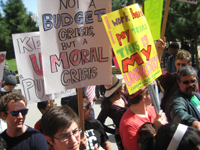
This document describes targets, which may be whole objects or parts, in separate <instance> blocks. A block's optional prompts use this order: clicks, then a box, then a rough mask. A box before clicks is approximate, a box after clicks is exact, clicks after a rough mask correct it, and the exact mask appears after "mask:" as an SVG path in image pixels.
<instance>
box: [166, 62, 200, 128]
mask: <svg viewBox="0 0 200 150" xmlns="http://www.w3.org/2000/svg"><path fill="white" fill-rule="evenodd" d="M178 84H179V87H180V89H179V90H177V91H176V92H175V93H174V94H173V95H172V97H171V98H170V100H169V102H168V106H167V118H168V121H169V122H171V121H173V122H178V123H182V124H185V125H188V126H192V127H194V128H197V129H198V130H200V94H199V93H197V89H198V77H197V72H196V70H195V69H194V68H192V67H190V66H185V67H182V68H180V69H179V71H178Z"/></svg>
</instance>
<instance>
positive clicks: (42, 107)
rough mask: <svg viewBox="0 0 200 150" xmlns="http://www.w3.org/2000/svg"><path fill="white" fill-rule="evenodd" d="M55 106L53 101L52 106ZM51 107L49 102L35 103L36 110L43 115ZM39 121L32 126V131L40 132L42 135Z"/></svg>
mask: <svg viewBox="0 0 200 150" xmlns="http://www.w3.org/2000/svg"><path fill="white" fill-rule="evenodd" d="M54 105H55V103H54V101H53V106H54ZM50 107H51V105H50V100H48V101H42V102H38V103H37V108H38V109H39V111H40V112H41V113H42V114H44V113H45V111H46V110H48V109H49V108H50ZM40 121H41V119H40V120H38V121H37V122H36V124H35V126H34V129H36V130H38V131H40V132H41V133H43V130H42V128H41V125H40Z"/></svg>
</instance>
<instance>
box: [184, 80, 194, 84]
mask: <svg viewBox="0 0 200 150" xmlns="http://www.w3.org/2000/svg"><path fill="white" fill-rule="evenodd" d="M181 82H182V83H183V84H185V85H187V84H189V83H191V84H195V83H197V80H190V81H188V80H186V81H181Z"/></svg>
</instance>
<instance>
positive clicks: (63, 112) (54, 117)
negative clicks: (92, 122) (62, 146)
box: [40, 105, 80, 141]
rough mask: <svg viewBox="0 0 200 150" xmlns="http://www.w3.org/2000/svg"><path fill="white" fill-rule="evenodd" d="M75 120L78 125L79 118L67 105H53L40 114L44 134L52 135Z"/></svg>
mask: <svg viewBox="0 0 200 150" xmlns="http://www.w3.org/2000/svg"><path fill="white" fill-rule="evenodd" d="M73 122H76V123H77V125H78V127H80V120H79V118H78V116H77V115H76V113H75V112H74V111H73V110H72V109H71V108H70V107H69V106H67V105H64V106H53V107H51V108H50V109H48V110H47V111H46V112H45V113H44V114H43V116H42V119H41V122H40V123H41V127H42V129H43V132H44V134H45V135H47V136H49V137H52V140H53V141H54V139H53V137H54V135H55V134H56V133H57V132H58V131H62V130H64V129H65V128H67V127H69V126H70V125H71V124H72V123H73Z"/></svg>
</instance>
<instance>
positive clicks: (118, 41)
mask: <svg viewBox="0 0 200 150" xmlns="http://www.w3.org/2000/svg"><path fill="white" fill-rule="evenodd" d="M102 19H103V23H104V26H105V28H106V31H107V34H108V37H109V39H110V42H111V44H112V46H113V51H114V53H115V56H116V57H117V61H118V64H119V66H120V69H121V72H122V74H123V77H124V80H125V82H126V85H127V87H128V91H129V94H133V93H134V92H136V91H137V90H139V89H141V88H142V87H143V86H145V85H148V84H149V83H151V82H152V81H153V80H155V79H156V78H157V77H159V75H160V74H161V69H160V64H159V60H158V57H157V52H156V49H155V45H154V42H153V38H152V35H151V32H150V29H149V26H148V24H147V21H146V19H145V17H144V15H143V13H142V11H141V10H140V8H139V6H138V5H137V4H135V5H132V6H129V7H126V8H122V9H120V10H117V11H114V12H112V13H109V14H106V15H103V16H102Z"/></svg>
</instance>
